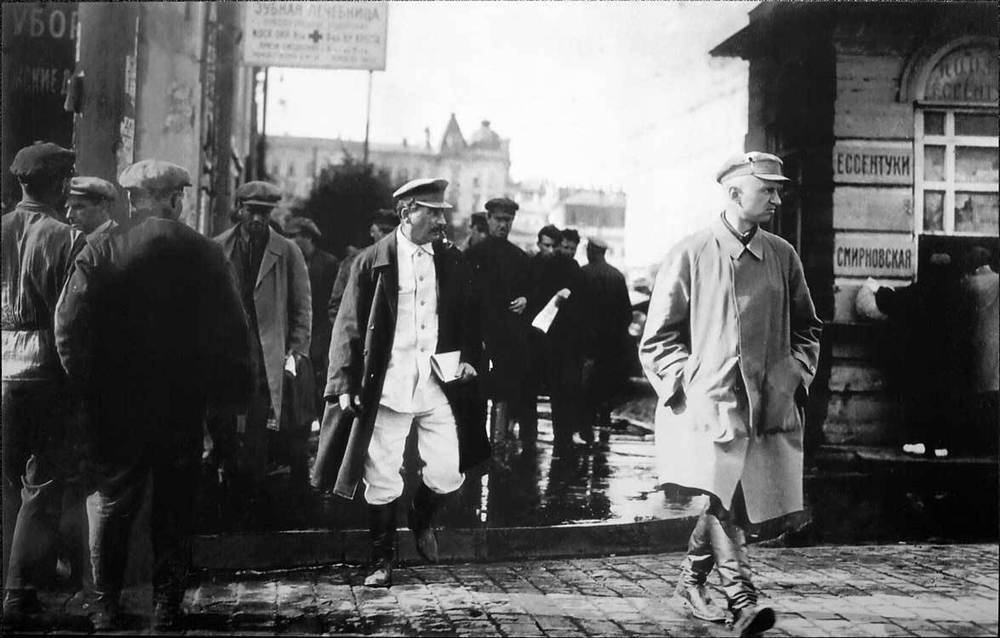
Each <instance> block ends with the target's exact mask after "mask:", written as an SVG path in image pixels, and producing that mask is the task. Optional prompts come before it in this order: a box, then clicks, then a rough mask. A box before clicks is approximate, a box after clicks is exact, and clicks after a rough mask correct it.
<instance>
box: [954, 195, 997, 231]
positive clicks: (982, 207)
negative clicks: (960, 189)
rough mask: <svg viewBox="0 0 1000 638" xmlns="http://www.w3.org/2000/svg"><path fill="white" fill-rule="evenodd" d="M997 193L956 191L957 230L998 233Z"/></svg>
mask: <svg viewBox="0 0 1000 638" xmlns="http://www.w3.org/2000/svg"><path fill="white" fill-rule="evenodd" d="M997 208H998V195H997V194H996V193H955V232H966V233H968V232H972V233H991V234H994V235H995V234H996V233H997V230H998V226H997Z"/></svg>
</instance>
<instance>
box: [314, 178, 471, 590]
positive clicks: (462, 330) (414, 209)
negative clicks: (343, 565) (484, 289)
mask: <svg viewBox="0 0 1000 638" xmlns="http://www.w3.org/2000/svg"><path fill="white" fill-rule="evenodd" d="M447 186H448V182H447V181H445V180H443V179H417V180H413V181H410V182H407V183H406V184H404V185H403V186H402V187H400V188H399V189H398V190H397V191H396V192H395V193H394V194H393V197H394V198H395V199H396V210H397V211H398V213H399V217H400V220H401V223H400V226H399V228H398V229H397V230H396V231H395V232H394V233H392V234H390V235H388V236H387V237H385V238H384V239H382V240H381V241H379V242H378V243H376V244H375V245H374V246H370V247H369V248H367V249H365V250H364V251H363V252H362V253H361V254H360V255H359V256H358V258H357V259H356V260H355V262H354V265H353V267H352V268H351V275H350V280H349V282H348V285H347V290H346V293H345V294H344V301H343V305H342V306H341V309H340V313H339V314H338V315H337V322H336V323H335V324H334V327H333V341H332V343H331V345H330V369H329V374H328V378H327V384H326V392H325V397H326V400H327V401H328V403H329V404H328V406H327V409H326V413H325V414H324V416H323V421H324V423H323V427H324V428H328V427H333V428H335V431H334V432H333V435H332V438H333V440H335V441H340V444H339V446H337V447H336V449H337V453H336V454H331V455H330V456H329V457H327V458H328V459H329V461H328V462H329V463H330V465H331V466H332V467H331V468H330V470H329V472H330V474H332V475H335V476H336V477H337V478H336V484H335V485H334V492H335V493H336V494H338V495H340V496H343V497H345V498H348V499H350V498H353V497H354V493H355V491H356V490H357V486H358V484H359V483H360V482H362V481H363V482H364V497H365V501H366V502H367V503H368V522H369V530H370V533H371V539H372V558H373V562H374V568H373V570H372V571H371V573H370V574H369V575H368V577H367V578H366V579H365V584H366V585H368V586H372V587H388V586H390V585H391V584H392V568H393V563H394V561H395V553H396V506H397V501H398V499H399V498H400V496H401V495H402V494H403V478H402V476H401V468H402V465H403V451H404V447H405V444H406V439H407V436H408V435H409V433H410V430H411V429H413V428H414V427H416V430H417V433H416V442H417V450H418V452H419V455H420V458H421V460H422V462H423V467H422V470H421V480H420V485H419V487H418V488H417V489H416V492H415V494H414V497H413V501H412V504H411V505H410V508H409V516H408V522H409V526H410V529H411V530H412V532H413V534H414V537H415V540H416V546H417V550H418V552H419V553H420V555H421V556H423V557H424V558H425V559H426V560H428V561H431V562H434V561H436V560H437V557H438V552H437V539H436V537H435V536H434V530H433V524H434V520H433V519H434V515H435V513H436V511H437V510H438V509H439V508H440V506H441V504H442V501H443V499H444V498H445V496H446V495H447V494H450V493H452V492H454V491H455V490H457V489H458V488H459V487H461V485H462V482H463V481H464V474H463V472H464V471H465V470H466V469H468V468H471V467H472V466H474V465H476V464H478V463H479V462H481V461H483V460H485V459H487V458H488V457H489V442H488V441H487V440H486V433H485V424H484V423H483V422H482V420H479V421H478V422H477V421H476V420H475V413H474V410H471V409H470V408H469V406H470V405H472V404H473V403H474V402H475V401H477V400H478V396H479V389H478V387H477V385H478V384H477V383H476V382H475V378H476V365H477V364H478V354H479V349H480V348H481V343H482V342H481V337H480V334H479V326H478V322H476V321H470V320H469V317H473V316H475V312H476V311H475V307H474V305H473V304H474V299H473V296H472V290H471V286H472V279H471V277H472V275H471V272H470V270H469V267H468V265H467V263H466V261H465V258H464V257H463V256H462V253H461V252H460V251H459V250H458V249H457V248H455V247H454V246H452V245H451V244H450V243H447V242H445V241H444V239H445V236H444V231H445V229H446V228H447V224H448V223H447V218H446V217H445V211H447V210H449V209H450V208H451V205H450V204H448V203H447V202H446V201H445V198H444V192H445V188H446V187H447ZM347 410H354V411H355V412H356V414H357V417H356V418H354V419H353V420H351V419H342V418H341V412H342V411H347ZM319 469H320V470H322V468H319Z"/></svg>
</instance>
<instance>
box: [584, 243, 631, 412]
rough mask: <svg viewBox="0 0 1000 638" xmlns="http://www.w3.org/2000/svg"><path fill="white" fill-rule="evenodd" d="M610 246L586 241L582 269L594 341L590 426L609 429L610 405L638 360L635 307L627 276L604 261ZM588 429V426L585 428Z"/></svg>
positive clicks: (587, 378)
mask: <svg viewBox="0 0 1000 638" xmlns="http://www.w3.org/2000/svg"><path fill="white" fill-rule="evenodd" d="M607 251H608V244H607V243H606V242H605V241H604V240H603V239H601V238H600V237H590V238H589V239H588V240H587V265H585V266H583V267H582V268H581V269H580V275H581V277H582V279H583V287H584V289H585V290H586V292H587V300H588V302H589V303H588V304H587V308H586V314H587V315H588V319H589V323H590V325H591V335H592V338H591V339H589V342H590V343H589V347H588V348H587V353H586V357H587V363H586V364H585V365H584V370H585V375H584V383H583V386H584V391H585V392H584V396H585V397H586V403H587V411H586V420H587V425H590V424H597V425H600V426H608V425H610V424H611V423H610V422H611V403H612V401H613V400H614V398H615V397H616V396H617V395H618V394H619V393H620V392H621V390H622V389H623V387H624V384H625V380H626V377H627V376H628V366H629V363H630V362H631V361H632V359H630V358H629V355H630V354H631V356H632V357H634V356H635V346H634V345H633V344H632V343H631V342H630V341H631V340H630V337H629V334H628V327H629V324H630V323H632V304H631V302H629V298H628V284H626V283H625V276H624V275H623V274H622V273H621V271H619V270H618V269H617V268H615V267H614V266H612V265H611V264H609V263H608V262H607V260H606V259H605V254H606V253H607ZM584 427H586V426H584Z"/></svg>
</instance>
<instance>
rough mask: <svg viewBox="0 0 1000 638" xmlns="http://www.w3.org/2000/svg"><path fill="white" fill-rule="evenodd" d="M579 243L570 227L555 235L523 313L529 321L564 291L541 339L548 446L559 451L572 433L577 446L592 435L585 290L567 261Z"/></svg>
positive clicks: (574, 266)
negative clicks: (584, 372)
mask: <svg viewBox="0 0 1000 638" xmlns="http://www.w3.org/2000/svg"><path fill="white" fill-rule="evenodd" d="M579 243H580V234H579V233H578V232H577V231H575V230H573V229H572V228H569V229H566V230H564V231H562V232H561V233H560V241H559V242H558V243H557V244H556V247H555V248H554V250H553V254H552V256H551V257H548V258H545V259H543V260H541V261H539V262H538V263H539V267H538V270H537V272H536V273H535V274H534V280H533V281H532V284H533V286H532V293H531V294H530V295H529V298H528V299H529V302H528V308H527V313H528V317H529V318H533V317H535V316H536V315H537V314H538V313H539V312H540V311H541V310H542V308H544V307H545V304H547V303H548V302H549V300H550V299H552V297H553V296H554V295H555V294H556V293H557V292H559V291H560V290H562V289H564V288H565V289H566V290H569V292H570V296H569V298H568V299H565V300H564V301H563V302H562V303H561V304H560V306H559V313H558V314H557V315H556V318H555V320H554V321H553V322H552V325H551V327H550V328H549V330H548V332H547V333H546V335H545V349H546V355H547V356H546V358H547V361H548V370H547V377H548V385H549V398H550V399H551V403H552V430H553V438H554V440H553V444H554V448H555V450H556V451H559V452H564V451H567V450H569V449H570V448H572V447H573V434H574V433H578V434H579V436H580V438H581V439H582V442H583V443H590V442H591V441H592V440H593V431H592V429H591V428H590V427H587V425H588V421H587V419H586V410H585V409H584V406H585V400H584V396H583V376H582V370H583V361H584V352H585V348H587V347H588V346H587V341H588V337H589V334H590V332H589V327H588V326H589V322H588V313H587V312H586V307H587V305H586V304H587V294H586V293H587V291H586V288H585V285H584V282H583V277H582V274H581V272H580V264H578V263H576V260H575V259H573V255H574V254H575V253H576V249H577V246H578V245H579Z"/></svg>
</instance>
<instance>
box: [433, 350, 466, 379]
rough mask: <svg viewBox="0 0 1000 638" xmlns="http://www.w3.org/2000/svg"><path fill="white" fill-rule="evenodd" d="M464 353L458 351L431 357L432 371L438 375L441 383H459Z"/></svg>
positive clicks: (440, 353)
mask: <svg viewBox="0 0 1000 638" xmlns="http://www.w3.org/2000/svg"><path fill="white" fill-rule="evenodd" d="M461 357H462V353H461V352H459V351H458V350H454V351H452V352H438V353H436V354H432V355H431V371H432V372H433V373H434V374H435V375H437V378H438V379H440V380H441V383H451V382H452V381H457V380H458V376H459V367H460V366H461V364H462V361H461Z"/></svg>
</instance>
